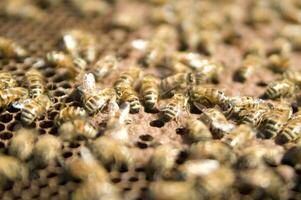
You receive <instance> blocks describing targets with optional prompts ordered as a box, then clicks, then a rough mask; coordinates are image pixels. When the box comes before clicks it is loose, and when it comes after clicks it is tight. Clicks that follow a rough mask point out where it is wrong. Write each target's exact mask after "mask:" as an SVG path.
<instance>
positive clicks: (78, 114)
mask: <svg viewBox="0 0 301 200" xmlns="http://www.w3.org/2000/svg"><path fill="white" fill-rule="evenodd" d="M86 116H87V113H86V111H85V110H84V109H83V108H81V107H76V106H67V107H64V108H63V109H61V110H60V112H59V114H58V115H57V117H56V122H57V124H61V123H63V122H66V121H71V120H74V119H78V118H85V117H86Z"/></svg>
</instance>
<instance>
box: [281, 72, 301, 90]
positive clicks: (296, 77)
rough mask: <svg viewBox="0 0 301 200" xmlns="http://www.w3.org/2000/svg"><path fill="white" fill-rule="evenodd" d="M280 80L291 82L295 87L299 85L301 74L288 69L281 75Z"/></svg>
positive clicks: (300, 83)
mask: <svg viewBox="0 0 301 200" xmlns="http://www.w3.org/2000/svg"><path fill="white" fill-rule="evenodd" d="M282 78H283V79H287V80H290V81H292V82H293V83H295V84H296V85H297V86H300V85H301V73H300V71H297V70H294V69H288V70H286V71H285V72H284V73H283V75H282Z"/></svg>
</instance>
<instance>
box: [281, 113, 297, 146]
mask: <svg viewBox="0 0 301 200" xmlns="http://www.w3.org/2000/svg"><path fill="white" fill-rule="evenodd" d="M300 135H301V116H300V115H299V114H297V115H296V116H294V117H293V118H292V119H290V120H289V121H288V122H287V123H286V124H285V126H284V127H283V128H282V130H281V131H280V133H279V134H278V136H277V138H276V141H277V142H279V143H281V144H285V143H288V142H293V141H294V140H296V139H298V138H299V137H300Z"/></svg>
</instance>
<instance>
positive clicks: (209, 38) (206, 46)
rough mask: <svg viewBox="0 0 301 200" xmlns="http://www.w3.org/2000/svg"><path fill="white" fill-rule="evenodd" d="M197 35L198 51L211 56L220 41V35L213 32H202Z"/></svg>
mask: <svg viewBox="0 0 301 200" xmlns="http://www.w3.org/2000/svg"><path fill="white" fill-rule="evenodd" d="M198 34H199V35H198V49H199V50H201V51H202V52H203V53H205V54H207V55H212V54H213V53H214V52H215V51H216V46H217V44H218V42H220V40H221V34H220V33H219V32H217V31H215V30H202V31H200V32H199V33H198Z"/></svg>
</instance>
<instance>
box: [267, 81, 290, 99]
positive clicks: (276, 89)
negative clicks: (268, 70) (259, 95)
mask: <svg viewBox="0 0 301 200" xmlns="http://www.w3.org/2000/svg"><path fill="white" fill-rule="evenodd" d="M294 91H295V84H294V83H293V82H291V81H289V80H282V81H277V82H275V83H272V84H270V85H269V86H268V88H267V90H266V91H265V93H264V96H266V97H267V98H269V99H276V98H279V97H287V96H290V95H292V94H293V93H294Z"/></svg>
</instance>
